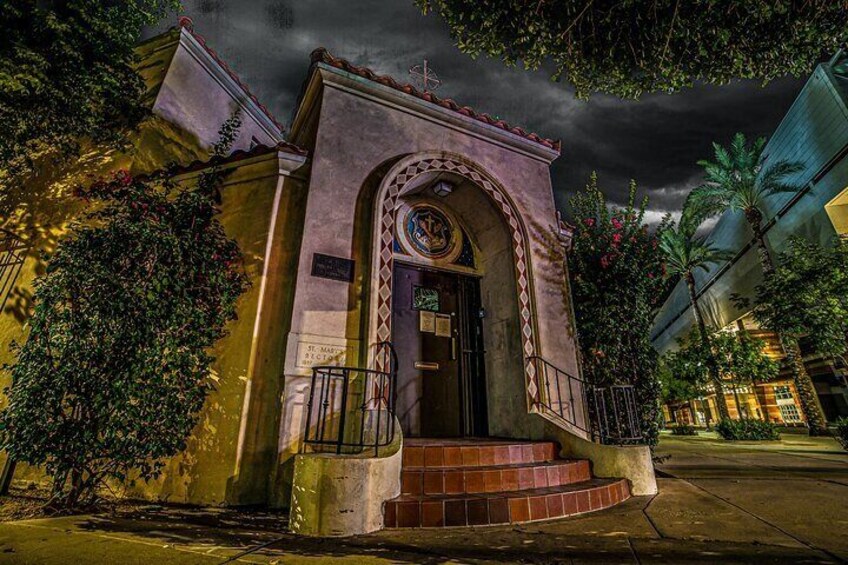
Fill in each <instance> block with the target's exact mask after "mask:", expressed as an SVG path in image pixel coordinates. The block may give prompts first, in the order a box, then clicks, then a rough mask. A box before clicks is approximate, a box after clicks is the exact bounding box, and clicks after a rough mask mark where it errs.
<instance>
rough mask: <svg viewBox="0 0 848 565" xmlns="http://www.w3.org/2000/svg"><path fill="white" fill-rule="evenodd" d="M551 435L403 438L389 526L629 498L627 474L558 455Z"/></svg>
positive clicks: (503, 518) (553, 513)
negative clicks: (596, 474) (601, 474)
mask: <svg viewBox="0 0 848 565" xmlns="http://www.w3.org/2000/svg"><path fill="white" fill-rule="evenodd" d="M558 452H559V449H558V446H557V445H556V444H555V443H553V442H549V441H539V442H529V441H517V440H496V439H474V438H469V439H419V438H412V439H406V440H404V447H403V463H402V469H401V495H400V496H399V497H397V498H395V499H392V500H389V501H387V502H386V503H385V506H384V523H385V526H386V527H387V528H420V527H425V528H440V527H449V526H485V525H495V524H517V523H524V522H535V521H538V520H550V519H554V518H562V517H565V516H573V515H575V514H582V513H584V512H592V511H595V510H602V509H604V508H609V507H610V506H613V505H615V504H618V503H620V502H623V501H625V500H627V499H628V498H630V487H629V483H628V482H627V481H626V480H624V479H597V478H593V477H592V475H591V470H590V467H589V462H588V461H585V460H566V459H558V458H557V453H558Z"/></svg>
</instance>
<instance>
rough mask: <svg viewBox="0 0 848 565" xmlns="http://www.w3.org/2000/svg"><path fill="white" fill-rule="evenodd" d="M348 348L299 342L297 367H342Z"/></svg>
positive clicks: (329, 344)
mask: <svg viewBox="0 0 848 565" xmlns="http://www.w3.org/2000/svg"><path fill="white" fill-rule="evenodd" d="M347 351H348V348H347V347H346V346H344V345H335V344H331V343H315V342H309V341H301V342H300V343H298V344H297V366H298V367H304V368H310V367H316V366H318V365H344V364H345V361H346V360H347Z"/></svg>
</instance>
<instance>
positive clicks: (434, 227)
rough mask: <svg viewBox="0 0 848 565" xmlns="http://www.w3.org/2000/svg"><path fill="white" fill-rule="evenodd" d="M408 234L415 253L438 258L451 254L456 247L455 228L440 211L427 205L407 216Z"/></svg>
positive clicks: (413, 210)
mask: <svg viewBox="0 0 848 565" xmlns="http://www.w3.org/2000/svg"><path fill="white" fill-rule="evenodd" d="M406 234H407V237H408V238H409V241H410V243H411V244H412V245H413V246H414V247H415V251H417V252H418V253H420V254H421V255H423V256H425V257H430V258H438V257H444V256H445V255H447V254H448V253H450V252H451V251H452V250H453V248H454V245H455V243H456V242H455V238H454V228H453V225H452V224H451V221H450V220H449V219H448V217H447V216H446V215H445V214H444V213H443V212H442V211H441V210H439V209H437V208H434V207H432V206H428V205H426V204H422V205H418V206H415V207H413V208H412V209H411V210H410V211H409V214H408V215H407V216H406Z"/></svg>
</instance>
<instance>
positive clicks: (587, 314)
mask: <svg viewBox="0 0 848 565" xmlns="http://www.w3.org/2000/svg"><path fill="white" fill-rule="evenodd" d="M570 204H571V210H572V217H573V218H574V220H575V222H576V223H577V226H576V229H575V232H574V240H573V245H572V249H571V251H570V253H569V272H570V276H571V288H572V295H573V300H574V310H575V315H576V317H577V333H578V338H579V340H580V350H581V354H582V360H583V375H584V377H585V378H586V379H587V380H588V381H589V382H590V383H593V384H595V385H598V386H607V385H612V384H632V385H634V386H635V387H636V393H637V400H638V403H639V405H640V410H641V418H642V433H643V434H644V435H645V437H646V438H647V440H648V442H649V443H651V444H655V443H656V440H657V433H658V425H659V423H658V420H659V414H660V411H659V410H660V405H659V397H660V382H659V375H658V373H659V369H658V359H657V352H656V350H654V348H653V346H652V345H651V340H650V331H651V326H652V322H653V317H654V313H655V311H656V308H657V307H658V306H659V304H661V303H662V299H663V296H664V295H665V289H666V285H667V283H666V282H665V281H664V276H663V275H664V265H663V261H662V255H661V253H660V252H659V250H658V249H657V236H656V231H655V230H650V229H649V227H648V226H647V225H646V224H645V221H644V215H645V206H646V205H647V199H645V200H643V201H642V203H641V205H637V204H636V185H635V183H632V184H631V186H630V196H629V200H628V203H627V205H626V206H624V207H616V206H613V205H611V204H610V203H608V202H607V199H606V197H605V195H604V193H603V192H602V191H601V189H599V188H598V183H597V177H596V176H595V175H594V174H593V175H592V177H591V178H590V179H589V183H588V184H587V186H586V188H585V189H584V190H583V191H581V192H579V193H578V194H577V195H576V196H574V197H573V198H572V199H571V201H570ZM665 225H666V222H663V223H662V224H661V225H660V226H659V229H664V227H665Z"/></svg>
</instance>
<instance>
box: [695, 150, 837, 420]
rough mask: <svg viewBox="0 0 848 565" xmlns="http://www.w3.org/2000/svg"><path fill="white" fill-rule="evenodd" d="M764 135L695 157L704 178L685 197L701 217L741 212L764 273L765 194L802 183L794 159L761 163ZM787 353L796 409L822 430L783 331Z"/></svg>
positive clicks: (794, 346)
mask: <svg viewBox="0 0 848 565" xmlns="http://www.w3.org/2000/svg"><path fill="white" fill-rule="evenodd" d="M765 144H766V140H765V139H764V138H759V139H757V140H756V141H754V142H753V143H751V144H748V142H747V140H746V139H745V135H744V134H741V133H737V134H736V135H735V136H734V137H733V141H731V143H730V146H729V147H727V148H725V147H722V146H721V145H719V144H717V143H713V147H714V148H715V161H714V162H713V161H699V162H698V164H699V165H701V166H702V167H704V173H705V174H704V176H705V180H706V183H705V184H703V185H702V186H699V187H698V188H696V189H694V190H693V191H692V192H691V193H690V195H689V198H688V200H687V202H688V203H689V204H690V205H691V206H692V207H693V210H694V211H696V212H697V214H698V215H699V216H701V217H705V218H706V217H709V216H715V215H718V214H721V213H723V212H724V211H726V210H733V211H741V212H742V213H743V214H745V219H746V220H747V221H748V225H749V226H751V231H753V233H754V242H755V244H756V246H757V253H758V255H759V257H760V265H761V266H762V269H763V276H764V277H768V276H769V275H770V274H771V273H772V271H774V261H773V259H772V257H771V254H770V253H769V250H768V247H767V245H766V239H765V234H764V233H763V219H764V215H763V208H764V203H765V200H766V198H768V197H770V196H773V195H775V194H786V193H789V194H797V193H798V192H799V191H800V190H801V189H802V188H803V186H802V185H799V184H796V183H793V182H791V181H789V180H788V179H789V177H791V176H792V175H794V174H795V173H798V172H799V171H801V170H802V169H803V166H802V165H800V164H799V163H790V162H788V161H778V162H776V163H772V164H771V165H769V166H767V167H764V165H763V161H764V159H762V151H763V147H765ZM779 338H780V341H781V343H782V344H783V347H784V349H785V350H786V358H787V360H788V361H789V366H790V368H791V369H792V376H793V379H794V381H795V387H796V389H797V390H798V397H799V400H800V401H801V409H802V410H803V411H804V416H805V417H806V419H807V425H808V426H809V430H810V435H822V434H826V433H827V420H826V419H825V417H824V412H823V410H822V407H821V403H820V402H819V398H818V396H817V395H816V391H815V387H814V386H813V381H812V379H810V375H809V374H808V373H807V370H806V368H805V367H804V360H803V358H802V356H801V349H800V347H799V346H798V340H797V339H796V338H794V337H791V336H787V335H780V336H779Z"/></svg>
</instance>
